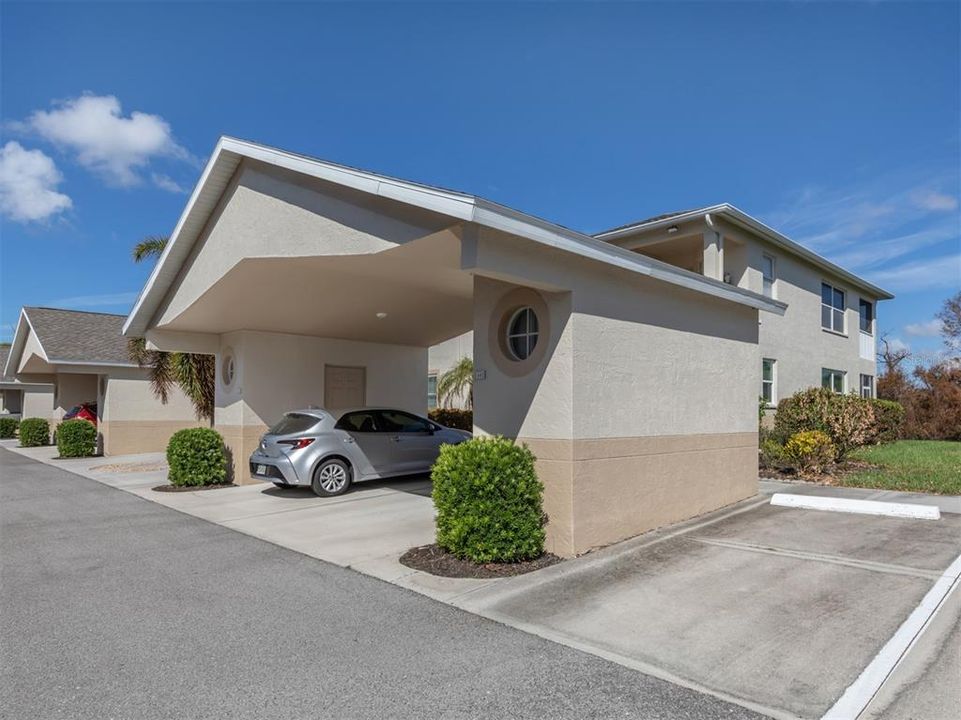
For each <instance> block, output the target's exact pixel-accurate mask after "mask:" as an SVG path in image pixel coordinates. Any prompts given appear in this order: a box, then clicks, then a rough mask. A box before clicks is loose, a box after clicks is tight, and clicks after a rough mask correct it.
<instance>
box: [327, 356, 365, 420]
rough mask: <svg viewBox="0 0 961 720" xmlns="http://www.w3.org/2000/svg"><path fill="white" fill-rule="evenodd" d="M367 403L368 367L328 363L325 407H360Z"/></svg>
mask: <svg viewBox="0 0 961 720" xmlns="http://www.w3.org/2000/svg"><path fill="white" fill-rule="evenodd" d="M366 404H367V368H362V367H343V366H341V365H326V366H325V367H324V407H326V408H330V409H343V408H359V407H364V405H366Z"/></svg>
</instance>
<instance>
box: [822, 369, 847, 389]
mask: <svg viewBox="0 0 961 720" xmlns="http://www.w3.org/2000/svg"><path fill="white" fill-rule="evenodd" d="M845 374H846V373H845V372H844V371H843V370H829V369H828V368H821V387H826V388H827V389H828V390H833V391H834V392H836V393H838V394H839V395H843V394H844V376H845Z"/></svg>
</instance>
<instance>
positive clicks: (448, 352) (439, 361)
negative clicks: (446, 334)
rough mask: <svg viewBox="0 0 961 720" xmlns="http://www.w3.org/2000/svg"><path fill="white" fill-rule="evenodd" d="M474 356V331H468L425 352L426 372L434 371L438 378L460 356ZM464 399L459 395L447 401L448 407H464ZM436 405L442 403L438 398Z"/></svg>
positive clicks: (458, 360)
mask: <svg viewBox="0 0 961 720" xmlns="http://www.w3.org/2000/svg"><path fill="white" fill-rule="evenodd" d="M473 356H474V333H473V332H468V333H464V334H463V335H458V336H457V337H453V338H451V339H450V340H446V341H445V342H442V343H440V344H439V345H434V346H433V347H431V348H429V349H428V352H427V372H428V373H434V374H436V375H437V377H438V378H440V376H441V375H443V374H444V373H445V372H447V371H448V370H450V369H451V368H452V367H454V366H455V365H456V364H457V363H458V362H460V361H461V359H462V358H465V357H469V358H472V357H473ZM465 400H466V399H465V398H463V397H459V398H456V399H454V400H453V401H451V402H449V403H447V405H448V406H449V407H454V408H464V407H466V401H465ZM438 405H444V403H442V402H441V401H440V398H438Z"/></svg>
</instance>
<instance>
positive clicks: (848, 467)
mask: <svg viewBox="0 0 961 720" xmlns="http://www.w3.org/2000/svg"><path fill="white" fill-rule="evenodd" d="M876 467H877V465H872V464H871V463H866V462H863V461H861V460H845V461H844V462H842V463H840V464H838V465H835V466H834V467H833V468H831V469H830V470H829V471H828V472H826V473H824V474H823V475H818V476H817V477H801V476H800V475H798V474H797V473H796V472H794V471H793V470H779V469H774V468H764V469H762V470H761V471H760V473H759V476H760V478H761V479H762V480H780V481H782V482H793V483H806V484H808V485H838V484H840V483H839V480H840V479H841V478H843V477H844V476H845V475H848V474H850V473H852V472H856V471H858V470H871V469H873V468H876Z"/></svg>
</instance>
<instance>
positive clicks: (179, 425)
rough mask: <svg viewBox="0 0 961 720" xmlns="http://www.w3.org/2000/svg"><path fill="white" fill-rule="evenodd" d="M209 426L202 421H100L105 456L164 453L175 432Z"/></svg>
mask: <svg viewBox="0 0 961 720" xmlns="http://www.w3.org/2000/svg"><path fill="white" fill-rule="evenodd" d="M193 427H209V426H208V425H207V423H205V422H201V421H186V420H150V421H139V420H110V421H101V423H100V428H99V429H100V433H101V435H102V436H103V451H104V454H105V455H134V454H137V453H148V452H165V451H166V450H167V443H168V442H169V441H170V437H171V436H172V435H173V434H174V433H175V432H177V431H178V430H183V429H184V428H193Z"/></svg>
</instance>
